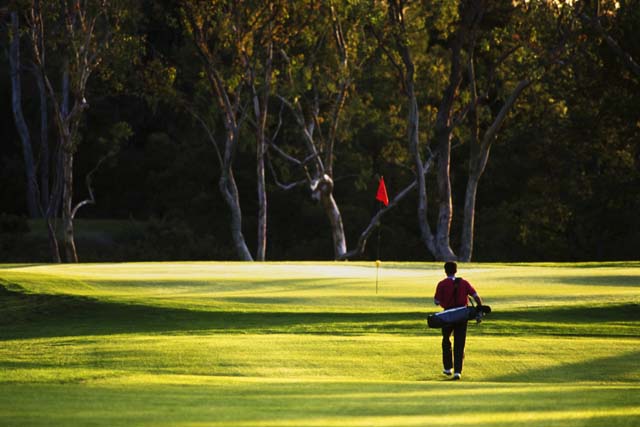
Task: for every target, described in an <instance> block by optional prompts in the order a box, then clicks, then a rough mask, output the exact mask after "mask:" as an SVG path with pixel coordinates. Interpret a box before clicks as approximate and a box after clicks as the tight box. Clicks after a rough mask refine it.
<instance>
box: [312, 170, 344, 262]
mask: <svg viewBox="0 0 640 427" xmlns="http://www.w3.org/2000/svg"><path fill="white" fill-rule="evenodd" d="M311 190H312V196H313V198H314V199H317V200H320V203H321V204H322V208H323V209H324V213H325V215H326V216H327V218H328V219H329V223H330V224H331V238H332V241H333V256H334V259H341V258H342V257H343V256H344V254H345V253H346V252H347V239H346V237H345V234H344V225H343V223H342V215H341V214H340V209H339V208H338V204H337V203H336V200H335V199H334V198H333V180H332V179H331V177H330V176H329V175H326V174H325V175H323V176H322V177H321V178H319V179H317V180H315V181H314V182H313V183H312V186H311Z"/></svg>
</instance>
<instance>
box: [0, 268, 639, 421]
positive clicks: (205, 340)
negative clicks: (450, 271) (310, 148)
mask: <svg viewBox="0 0 640 427" xmlns="http://www.w3.org/2000/svg"><path fill="white" fill-rule="evenodd" d="M441 270H442V268H441V264H422V263H382V267H381V268H380V270H379V272H378V273H379V274H378V278H379V284H378V285H379V286H378V293H377V294H376V286H375V278H376V268H375V264H373V263H251V264H248V263H131V264H80V265H56V266H51V265H33V266H26V265H24V266H22V265H5V266H1V265H0V285H2V288H0V328H1V329H0V341H1V342H2V344H1V345H0V425H3V426H4V425H7V426H25V425H29V426H31V425H33V426H40V425H65V426H74V425H78V426H84V425H95V426H117V425H127V426H129V425H148V426H204V425H207V426H333V425H335V426H370V425H374V426H422V425H433V426H440V425H443V426H444V425H446V426H451V425H473V426H487V427H490V426H539V425H544V426H563V427H566V426H606V427H612V426H635V425H637V420H638V419H640V363H638V360H640V357H639V356H640V346H639V344H640V263H607V264H602V263H601V264H598V263H593V264H589V263H587V264H531V265H526V264H523V265H504V264H467V265H461V267H460V275H461V276H463V277H465V278H467V279H469V280H470V281H471V282H472V283H473V284H474V286H475V287H476V288H477V289H478V291H479V292H480V294H481V295H482V296H483V298H484V299H485V301H486V302H487V303H488V304H491V305H492V306H493V308H494V313H492V315H491V316H490V317H489V318H487V320H486V321H485V322H483V323H482V324H480V325H475V324H473V325H472V324H470V326H469V336H468V341H467V342H468V345H467V352H466V360H465V368H464V372H463V381H460V382H451V381H448V380H446V377H444V376H442V375H441V374H440V370H441V366H440V348H439V347H440V337H439V331H437V330H430V329H427V328H426V324H425V321H424V319H425V317H426V313H429V312H433V311H435V307H434V306H433V304H432V302H431V301H432V296H433V290H434V287H435V283H436V282H437V281H438V280H439V279H440V278H441V277H442V272H441Z"/></svg>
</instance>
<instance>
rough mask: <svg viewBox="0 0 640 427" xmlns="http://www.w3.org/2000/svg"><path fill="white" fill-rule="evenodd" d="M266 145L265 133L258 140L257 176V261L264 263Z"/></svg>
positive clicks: (265, 241)
mask: <svg viewBox="0 0 640 427" xmlns="http://www.w3.org/2000/svg"><path fill="white" fill-rule="evenodd" d="M265 152H266V144H265V141H264V133H262V135H261V139H259V140H258V147H257V156H258V158H257V174H258V247H257V249H256V259H257V260H258V261H264V260H265V259H266V254H267V189H266V181H265V174H264V156H265Z"/></svg>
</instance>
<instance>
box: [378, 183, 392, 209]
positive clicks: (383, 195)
mask: <svg viewBox="0 0 640 427" xmlns="http://www.w3.org/2000/svg"><path fill="white" fill-rule="evenodd" d="M376 200H379V201H381V202H382V203H384V205H385V206H388V205H389V197H388V196H387V187H386V186H385V185H384V178H383V177H380V183H379V184H378V192H377V193H376Z"/></svg>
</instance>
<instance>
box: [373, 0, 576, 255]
mask: <svg viewBox="0 0 640 427" xmlns="http://www.w3.org/2000/svg"><path fill="white" fill-rule="evenodd" d="M438 7H439V9H437V10H436V11H429V12H426V11H424V10H422V9H421V8H420V5H418V4H416V2H408V1H403V0H390V1H389V2H388V8H387V10H388V27H387V28H386V30H378V32H377V33H376V34H377V38H378V42H379V44H380V45H381V46H382V48H383V49H384V50H385V52H386V54H387V57H388V58H389V61H390V62H391V64H392V66H393V67H394V68H395V69H396V71H397V73H398V75H399V77H400V78H399V81H400V82H401V83H402V89H403V91H404V94H405V96H406V99H407V108H406V109H407V139H408V146H409V149H410V151H411V153H412V156H413V159H414V165H413V167H414V170H415V175H416V177H417V179H418V223H419V225H420V232H421V238H422V241H423V242H424V245H425V246H426V248H427V249H428V251H429V252H430V253H431V254H432V256H433V257H434V258H436V259H439V260H452V259H460V260H463V261H469V260H471V256H472V250H473V236H474V219H475V205H476V194H477V188H478V183H479V180H480V177H481V176H482V174H483V172H484V170H485V167H486V164H487V161H488V156H489V152H490V149H491V145H492V142H493V141H494V140H495V139H496V136H497V133H498V131H499V129H500V128H501V126H502V125H503V123H504V121H505V119H506V117H507V115H508V113H509V112H510V111H511V110H513V108H514V106H515V103H516V101H517V99H518V97H519V96H520V95H521V94H522V92H523V91H524V89H526V88H527V87H528V86H529V85H530V84H531V82H532V80H533V79H536V78H539V73H540V68H544V67H545V66H546V65H548V63H549V62H550V61H554V60H556V59H557V55H558V49H560V50H561V49H562V47H563V46H564V43H563V41H562V40H561V41H560V42H559V43H558V44H559V46H560V48H558V47H557V46H556V45H555V44H549V45H547V46H544V47H543V48H537V49H532V48H531V45H528V44H527V43H528V40H524V38H523V40H520V38H519V35H518V33H517V31H518V30H516V29H517V28H520V30H523V28H522V27H527V25H526V23H527V21H526V19H530V18H531V16H529V15H533V13H529V14H524V16H523V15H522V13H521V12H522V10H527V11H528V10H534V11H536V12H540V14H541V15H542V14H543V13H544V12H547V11H549V10H550V9H549V8H548V7H545V6H540V5H538V7H535V8H533V7H532V8H530V9H527V8H524V9H521V8H519V7H518V6H517V5H514V4H511V3H510V2H509V3H506V2H505V3H504V4H503V3H491V4H490V3H489V2H486V1H483V0H475V1H468V2H454V1H452V2H444V3H440V4H439V5H438ZM487 17H491V19H490V20H489V19H487ZM424 21H426V22H427V24H426V28H427V29H428V31H425V30H422V31H420V30H421V25H423V24H422V23H423V22H424ZM430 25H431V27H430ZM415 34H420V36H421V37H423V40H420V38H416V36H415ZM532 34H533V35H534V36H535V34H536V33H535V32H532ZM414 45H420V46H423V47H424V48H425V51H426V52H427V55H428V56H427V57H428V58H429V60H431V61H433V62H436V63H443V62H445V61H446V62H445V63H446V64H447V67H446V68H445V69H446V70H447V71H446V72H443V73H440V75H439V76H438V75H437V74H436V75H435V76H431V77H430V78H431V79H434V78H436V79H439V80H436V83H437V85H438V86H440V87H441V88H442V89H441V91H440V94H439V95H436V94H435V93H433V90H431V93H430V94H429V95H430V96H427V97H425V96H423V97H422V98H423V99H425V98H426V99H432V100H433V101H431V102H433V103H432V104H431V102H430V104H431V105H429V106H428V108H427V111H430V112H432V117H431V124H432V130H431V131H430V132H428V134H429V135H430V138H429V139H430V142H429V143H426V144H425V143H422V142H421V135H424V133H423V131H422V130H421V128H420V113H419V111H420V109H421V108H424V107H420V105H419V99H420V97H419V95H418V94H417V91H416V82H417V81H418V79H419V78H421V79H422V80H425V77H424V76H422V77H420V76H418V75H416V74H417V73H416V58H415V56H416V53H415V50H417V49H413V46H414ZM480 50H483V52H481V53H483V55H484V56H485V59H484V62H485V63H484V66H483V67H482V70H483V73H484V77H483V78H482V79H480V78H479V77H478V75H477V59H476V53H477V52H478V51H480ZM519 50H522V51H524V52H525V53H520V54H519V55H520V56H519V59H518V60H519V63H523V62H527V64H528V65H529V69H528V70H526V71H524V72H522V73H521V74H520V76H519V77H517V75H518V73H517V72H514V71H510V70H518V69H522V68H524V67H522V66H521V65H520V66H519V67H517V66H514V63H513V61H512V62H509V60H510V59H511V58H512V57H513V56H515V53H516V52H518V51H519ZM496 53H497V55H496ZM489 54H490V55H489ZM535 56H538V57H539V58H541V59H540V60H539V61H538V63H532V61H531V59H530V58H531V57H535ZM419 61H420V62H421V65H422V64H424V63H425V62H426V60H425V57H424V56H421V57H420V58H419ZM501 68H503V69H506V70H507V71H506V72H505V70H501ZM423 69H424V67H423ZM505 76H508V78H509V79H510V80H506V79H505ZM514 76H515V77H517V78H516V80H515V81H513V80H511V79H513V77H514ZM501 79H502V80H501ZM481 81H482V82H484V84H485V85H486V87H485V90H484V91H483V93H482V94H479V91H478V86H479V84H480V82H481ZM436 99H437V102H435V100H436ZM423 102H424V101H423ZM483 111H484V112H483ZM463 123H467V124H468V130H464V129H463V128H462V126H461V125H462V124H463ZM454 140H456V141H460V142H461V143H465V140H466V143H468V145H469V147H470V157H469V163H468V172H467V174H468V177H467V186H466V189H465V196H464V200H465V203H464V208H463V219H462V233H461V238H460V249H459V251H457V253H458V255H456V252H454V250H453V249H452V244H451V227H452V223H453V220H454V203H453V188H452V183H451V181H452V173H454V172H452V170H454V167H455V165H454V164H453V163H452V142H453V141H454ZM423 151H424V152H426V160H423V158H422V156H423V154H422V153H423ZM432 162H433V163H435V166H436V167H435V181H436V185H435V188H436V197H435V201H436V202H437V206H438V208H437V214H436V215H431V214H430V213H429V212H430V211H429V203H428V185H427V181H426V177H427V174H426V172H427V169H428V168H429V167H430V165H431V163H432ZM431 221H433V222H434V223H435V227H433V228H432V226H431V224H432V222H431Z"/></svg>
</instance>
